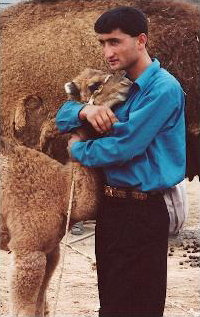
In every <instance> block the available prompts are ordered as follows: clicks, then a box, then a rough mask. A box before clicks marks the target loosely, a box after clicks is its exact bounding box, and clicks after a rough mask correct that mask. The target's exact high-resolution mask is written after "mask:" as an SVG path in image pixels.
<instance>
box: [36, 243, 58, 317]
mask: <svg viewBox="0 0 200 317" xmlns="http://www.w3.org/2000/svg"><path fill="white" fill-rule="evenodd" d="M59 257H60V247H59V246H57V247H56V248H55V249H54V250H53V251H52V252H51V253H49V254H47V256H46V258H47V264H46V271H45V276H44V279H43V283H42V285H41V287H40V292H39V295H38V299H37V306H36V316H37V317H43V316H44V315H48V307H47V302H46V289H47V286H48V284H49V280H50V278H51V276H52V274H53V272H54V270H55V268H56V266H57V264H58V261H59Z"/></svg>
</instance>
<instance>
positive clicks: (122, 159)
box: [56, 7, 185, 317]
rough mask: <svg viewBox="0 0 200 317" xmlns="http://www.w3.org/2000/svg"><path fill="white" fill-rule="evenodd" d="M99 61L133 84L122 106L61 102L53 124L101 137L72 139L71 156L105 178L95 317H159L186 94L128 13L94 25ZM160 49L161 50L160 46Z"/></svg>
mask: <svg viewBox="0 0 200 317" xmlns="http://www.w3.org/2000/svg"><path fill="white" fill-rule="evenodd" d="M94 28H95V31H96V33H97V34H98V39H99V42H100V44H101V45H102V48H103V52H104V55H105V58H106V60H107V62H108V64H109V66H110V68H111V69H112V70H114V71H118V70H125V71H126V76H127V77H128V78H129V79H131V80H132V81H133V85H132V89H131V93H130V96H129V97H128V100H127V101H126V102H125V103H124V104H123V105H122V106H120V107H116V108H115V111H114V112H113V111H112V110H110V109H109V108H107V107H105V106H100V107H96V108H95V107H94V108H92V107H91V106H89V105H82V104H78V103H77V107H71V102H67V103H65V104H64V105H63V107H62V108H61V109H60V110H59V112H58V114H57V118H56V122H57V126H58V128H59V129H60V130H61V131H70V130H72V129H75V128H76V127H78V126H80V125H81V124H82V122H83V121H84V120H87V121H88V122H90V123H91V124H92V126H93V127H94V128H95V129H96V131H98V132H99V133H100V134H105V133H106V134H105V135H103V137H101V138H99V139H96V140H88V141H83V140H80V137H79V136H78V135H76V134H74V135H73V136H72V138H71V140H70V141H69V148H70V149H71V155H72V157H73V158H74V159H75V160H78V161H80V162H81V163H82V164H83V165H85V166H89V167H97V166H101V167H102V168H103V171H104V173H105V176H106V180H107V184H106V186H105V193H104V194H105V199H104V200H103V202H102V206H101V209H100V210H99V213H98V216H97V220H96V245H95V247H96V260H97V274H98V288H99V298H100V311H99V316H100V317H161V316H163V311H164V305H165V296H166V275H167V247H168V230H169V215H168V211H167V207H166V204H165V202H164V198H163V192H164V191H165V189H167V188H170V187H172V186H174V185H175V184H178V183H179V182H181V181H182V180H183V179H184V175H185V125H184V94H183V90H182V88H181V86H180V84H179V83H178V81H177V80H176V79H175V78H174V77H173V76H172V75H171V74H169V73H168V72H167V71H166V70H164V69H162V68H161V67H160V63H159V61H158V60H157V59H151V58H150V56H149V54H148V52H147V49H146V44H147V35H148V26H147V19H146V17H145V15H144V14H143V13H142V12H141V11H139V10H137V9H135V8H132V7H119V8H115V9H111V10H109V11H107V12H105V13H104V14H103V15H102V16H100V18H99V19H98V20H97V21H96V23H95V27H94ZM158 45H159V43H158Z"/></svg>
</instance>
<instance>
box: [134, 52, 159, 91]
mask: <svg viewBox="0 0 200 317" xmlns="http://www.w3.org/2000/svg"><path fill="white" fill-rule="evenodd" d="M159 69H160V62H159V61H158V60H157V59H156V58H153V59H152V63H151V64H150V65H149V66H148V67H147V68H146V69H145V70H144V71H143V72H142V74H141V75H140V76H139V77H138V78H137V79H136V80H135V83H136V84H137V85H138V86H139V88H140V89H144V88H145V87H146V85H147V84H149V81H150V79H151V77H152V76H153V75H154V74H155V73H157V71H158V70H159Z"/></svg>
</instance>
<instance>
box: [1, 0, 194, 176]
mask: <svg viewBox="0 0 200 317" xmlns="http://www.w3.org/2000/svg"><path fill="white" fill-rule="evenodd" d="M119 5H134V6H136V7H139V8H140V9H142V10H143V11H144V12H145V13H146V14H147V16H148V20H149V42H148V50H149V53H150V55H151V56H152V57H153V56H154V57H157V58H158V59H159V60H160V61H161V64H162V66H163V67H165V68H166V69H167V70H169V71H170V72H171V73H172V74H173V75H175V77H177V78H178V79H179V81H180V82H181V84H182V86H183V89H184V91H185V92H186V94H187V106H186V124H187V173H186V176H187V177H189V179H190V180H192V179H193V177H194V176H195V175H199V150H198V140H199V131H200V128H199V106H198V104H199V37H198V36H199V10H198V6H195V5H192V4H189V3H183V2H173V1H150V0H117V1H116V0H109V1H108V0H98V1H96V0H93V1H91V0H90V1H89V0H79V1H77V0H65V1H64V0H58V1H44V0H43V1H39V0H38V1H35V2H25V3H21V4H18V5H17V6H14V7H11V8H9V9H7V10H5V11H3V12H2V13H1V34H2V48H1V57H2V64H1V68H2V89H1V93H2V95H1V101H2V112H1V119H2V126H1V133H2V134H3V135H4V136H8V137H10V138H13V139H15V141H18V142H19V143H21V144H24V145H26V146H28V147H31V148H35V149H39V139H40V136H41V133H42V129H43V127H44V126H46V125H47V124H48V121H49V120H51V119H52V118H54V117H55V113H56V112H57V110H58V108H59V107H60V105H61V104H62V103H63V102H64V101H65V99H66V95H65V91H64V89H63V86H64V84H65V83H66V82H67V81H69V80H71V79H72V78H74V77H75V76H77V74H79V73H80V72H81V71H82V70H83V69H85V68H86V67H90V68H96V69H102V70H107V66H106V64H105V61H104V58H103V55H102V52H101V48H100V47H99V45H98V41H97V40H96V35H95V33H94V31H93V24H94V22H95V20H96V19H97V17H98V16H99V15H100V14H101V13H102V12H103V11H105V10H106V9H108V8H111V7H115V6H119ZM66 145H67V139H66V138H65V136H63V135H58V136H57V137H56V138H55V139H52V142H51V143H50V144H49V147H48V149H46V148H45V151H46V153H47V154H48V155H50V156H51V157H53V158H55V159H57V160H58V161H60V162H62V163H65V162H66V161H67V159H68V155H67V152H66Z"/></svg>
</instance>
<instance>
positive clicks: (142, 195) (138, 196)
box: [132, 192, 147, 200]
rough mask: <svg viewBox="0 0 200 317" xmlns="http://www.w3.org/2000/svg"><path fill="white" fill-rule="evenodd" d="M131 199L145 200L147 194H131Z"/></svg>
mask: <svg viewBox="0 0 200 317" xmlns="http://www.w3.org/2000/svg"><path fill="white" fill-rule="evenodd" d="M132 197H133V198H135V199H138V200H146V199H147V194H146V193H140V192H132Z"/></svg>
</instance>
